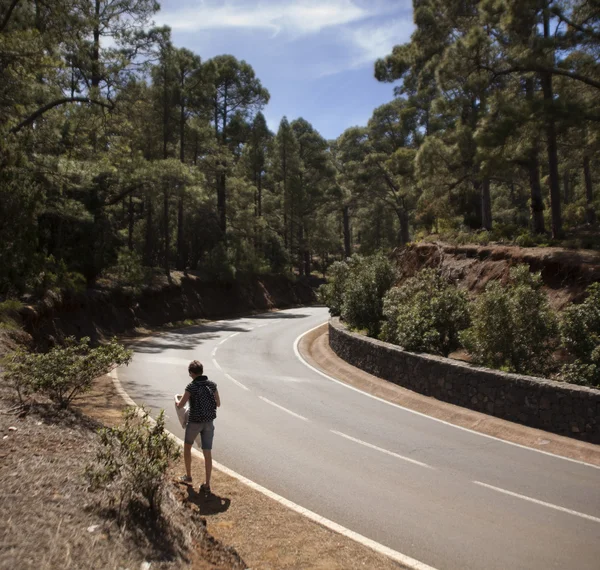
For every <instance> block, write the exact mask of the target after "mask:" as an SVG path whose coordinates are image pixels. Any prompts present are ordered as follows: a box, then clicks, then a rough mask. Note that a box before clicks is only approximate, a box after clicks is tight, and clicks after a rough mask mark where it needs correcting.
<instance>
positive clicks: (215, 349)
mask: <svg viewBox="0 0 600 570" xmlns="http://www.w3.org/2000/svg"><path fill="white" fill-rule="evenodd" d="M218 348H219V347H218V346H215V348H213V351H212V352H211V353H210V355H211V356H212V357H213V358H214V357H215V356H217V350H218Z"/></svg>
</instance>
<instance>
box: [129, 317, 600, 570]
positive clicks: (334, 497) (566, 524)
mask: <svg viewBox="0 0 600 570" xmlns="http://www.w3.org/2000/svg"><path fill="white" fill-rule="evenodd" d="M326 320H327V310H326V309H324V308H318V307H311V308H300V309H292V310H288V311H281V312H276V313H269V314H265V315H258V316H252V317H246V318H240V319H231V320H224V321H219V322H215V323H210V324H207V325H202V326H197V327H190V328H187V329H182V330H178V331H174V332H169V333H163V334H161V335H158V336H154V337H151V338H148V339H145V340H140V341H137V342H136V343H135V344H134V345H133V346H132V348H134V350H135V356H134V358H133V362H132V363H131V364H130V365H129V366H128V367H126V368H121V369H119V371H118V373H119V379H120V380H121V383H122V385H123V387H124V388H125V390H126V391H127V392H128V393H129V395H130V396H131V397H132V398H133V400H135V402H136V403H138V404H146V405H147V406H149V407H150V408H151V409H152V410H153V413H156V412H158V410H160V409H161V408H164V409H165V410H166V414H167V416H168V417H167V427H168V429H170V430H171V431H172V432H173V433H175V434H176V435H178V436H179V437H183V430H182V429H181V426H180V425H179V422H178V421H177V417H176V414H175V410H174V408H173V395H174V394H175V393H182V392H183V390H184V389H185V386H186V384H187V383H188V381H189V377H188V375H187V365H188V363H189V361H191V360H194V359H198V360H200V361H202V362H203V363H204V365H205V373H206V374H207V375H208V376H209V378H210V379H211V380H212V381H214V382H216V383H217V384H218V387H219V393H220V395H221V401H222V407H221V408H219V411H218V418H217V420H216V421H215V426H216V429H215V442H214V450H213V457H214V458H215V460H216V461H218V462H219V463H221V464H223V465H226V466H227V467H229V468H230V469H233V470H234V471H236V472H238V473H240V474H241V475H243V476H245V477H247V478H249V479H251V480H253V481H255V482H256V483H259V484H260V485H262V486H264V487H266V488H268V489H270V490H272V491H273V492H275V493H277V494H279V495H281V496H283V497H285V498H287V499H289V500H291V501H293V502H295V503H297V504H299V505H301V506H303V507H305V508H307V509H310V510H312V511H314V512H316V513H318V514H319V515H322V516H323V517H325V518H327V519H330V520H332V521H334V522H336V523H338V524H341V525H343V526H345V527H346V528H348V529H350V530H352V531H355V532H357V533H360V534H362V535H364V536H366V537H368V538H370V539H372V540H375V541H377V542H379V543H381V544H383V545H385V546H387V547H389V548H392V549H394V550H396V551H398V552H401V553H403V554H404V555H407V556H410V557H411V558H414V559H416V560H419V561H421V562H423V563H425V564H428V565H430V566H432V567H434V568H436V569H439V570H446V569H447V570H458V569H460V570H468V569H490V570H506V569H527V570H533V569H535V570H537V569H539V570H547V569H551V568H556V569H561V570H562V569H577V570H579V569H581V570H584V569H585V570H588V569H589V570H599V569H600V469H598V468H594V467H591V466H587V465H584V464H580V463H577V462H573V461H569V460H566V459H563V458H559V457H555V456H549V455H545V454H542V453H539V452H536V451H533V450H528V449H523V448H520V447H517V446H514V445H510V444H508V443H504V442H501V441H497V440H494V439H491V438H488V437H484V436H482V435H480V434H477V433H474V432H469V431H465V430H461V429H458V428H455V427H453V426H450V425H447V424H444V423H442V422H439V421H435V420H433V419H430V418H427V417H423V416H421V415H418V414H415V413H412V412H410V411H408V410H404V409H402V408H399V407H397V406H394V405H390V404H387V403H385V402H382V401H379V400H376V399H374V398H371V397H369V396H367V395H365V394H363V393H360V392H358V391H355V390H352V389H349V388H348V387H346V386H345V385H342V384H340V383H337V382H333V381H331V380H328V379H327V378H324V377H323V376H321V375H320V374H318V373H317V372H315V371H313V370H311V369H310V368H308V367H307V366H306V365H304V364H303V363H302V362H301V361H300V360H299V359H298V358H297V357H296V355H295V352H294V341H295V340H296V338H297V337H298V336H299V335H301V334H302V333H304V332H306V331H308V330H310V329H312V328H314V327H315V326H317V325H319V324H321V323H323V322H325V321H326Z"/></svg>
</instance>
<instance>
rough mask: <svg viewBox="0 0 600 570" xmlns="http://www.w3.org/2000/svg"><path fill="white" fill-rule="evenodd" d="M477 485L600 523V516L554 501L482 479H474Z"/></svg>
mask: <svg viewBox="0 0 600 570" xmlns="http://www.w3.org/2000/svg"><path fill="white" fill-rule="evenodd" d="M473 483H475V485H480V486H482V487H485V488H486V489H492V490H493V491H498V492H499V493H504V494H505V495H510V496H511V497H517V498H519V499H524V500H525V501H529V502H531V503H535V504H537V505H542V506H544V507H548V508H550V509H554V510H557V511H562V512H563V513H568V514H570V515H575V516H576V517H581V518H583V519H588V520H591V521H594V522H597V523H600V518H597V517H593V516H592V515H586V514H585V513H580V512H578V511H572V510H571V509H566V508H565V507H559V506H558V505H553V504H552V503H546V502H544V501H540V500H538V499H532V498H531V497H527V496H526V495H520V494H519V493H513V492H512V491H507V490H506V489H501V488H500V487H494V486H493V485H488V484H487V483H482V482H481V481H473Z"/></svg>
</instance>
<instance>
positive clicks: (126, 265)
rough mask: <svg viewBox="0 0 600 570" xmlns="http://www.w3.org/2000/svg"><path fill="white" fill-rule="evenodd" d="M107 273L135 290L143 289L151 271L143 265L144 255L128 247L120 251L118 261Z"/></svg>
mask: <svg viewBox="0 0 600 570" xmlns="http://www.w3.org/2000/svg"><path fill="white" fill-rule="evenodd" d="M106 273H107V274H108V275H109V276H111V277H113V278H114V279H115V280H116V281H117V283H118V284H119V285H121V286H125V287H131V289H132V290H133V291H134V292H139V291H141V289H142V287H143V286H144V285H145V284H146V283H147V282H148V279H149V271H148V268H146V267H144V265H143V262H142V256H141V255H140V254H139V253H137V252H135V251H132V250H130V249H129V248H127V247H123V248H121V249H120V250H119V251H118V253H117V263H116V264H115V265H114V266H113V267H111V268H110V269H108V270H107V272H106Z"/></svg>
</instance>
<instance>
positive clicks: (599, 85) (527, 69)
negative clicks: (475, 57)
mask: <svg viewBox="0 0 600 570" xmlns="http://www.w3.org/2000/svg"><path fill="white" fill-rule="evenodd" d="M482 69H484V70H486V71H490V72H491V73H492V74H493V75H494V77H500V76H502V75H510V74H511V73H532V72H533V73H549V74H551V75H562V76H564V77H569V78H571V79H574V80H575V81H580V82H581V83H585V84H586V85H589V86H591V87H595V88H596V89H600V81H594V80H593V79H590V78H589V77H585V76H584V75H580V74H579V73H575V72H574V71H568V70H567V69H558V68H556V67H544V66H543V65H526V66H523V67H521V66H518V65H517V66H514V67H509V68H508V69H502V70H500V71H495V70H493V69H492V68H490V67H487V66H482Z"/></svg>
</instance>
